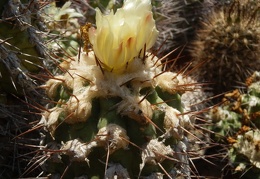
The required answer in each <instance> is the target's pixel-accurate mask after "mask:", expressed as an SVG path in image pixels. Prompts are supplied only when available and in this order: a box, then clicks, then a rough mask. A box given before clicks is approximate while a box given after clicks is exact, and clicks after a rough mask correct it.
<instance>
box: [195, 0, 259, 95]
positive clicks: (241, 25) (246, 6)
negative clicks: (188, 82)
mask: <svg viewBox="0 0 260 179" xmlns="http://www.w3.org/2000/svg"><path fill="white" fill-rule="evenodd" d="M258 19H259V4H258V3H257V1H248V0H239V1H234V2H233V3H231V4H230V5H226V6H223V7H222V8H220V9H219V10H216V12H214V13H213V14H212V15H210V16H209V18H206V20H204V27H203V28H202V29H201V30H200V31H198V33H197V36H198V37H197V40H195V41H194V43H193V45H192V46H191V48H192V50H191V54H192V56H193V58H194V62H193V67H194V68H197V70H195V71H196V73H195V74H194V75H195V76H197V77H198V78H199V81H201V82H210V83H213V86H212V87H213V89H214V91H215V93H216V94H219V93H221V92H226V91H228V90H232V89H235V88H236V87H240V88H241V87H243V82H244V81H245V80H246V78H248V77H249V76H250V75H251V74H252V73H253V72H254V71H255V70H259V68H260V65H259V64H260V61H259V53H260V50H259V27H260V24H259V20H258Z"/></svg>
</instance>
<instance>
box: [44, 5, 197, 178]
mask: <svg viewBox="0 0 260 179" xmlns="http://www.w3.org/2000/svg"><path fill="white" fill-rule="evenodd" d="M125 3H126V4H127V5H125V6H124V7H125V8H122V9H118V10H117V12H116V14H115V15H114V14H113V13H111V14H109V15H107V16H103V15H102V14H101V13H100V11H97V16H96V18H97V24H96V25H97V28H96V29H95V28H93V27H92V28H89V26H85V27H84V28H83V29H85V30H83V33H86V32H87V33H88V34H85V35H83V37H86V38H85V39H84V40H85V44H88V43H91V45H92V47H93V49H94V51H87V52H81V53H80V54H79V55H77V56H76V57H74V58H70V59H68V60H66V61H64V62H62V63H61V64H60V68H62V71H64V73H61V74H60V75H57V76H54V77H52V78H51V79H49V80H48V81H47V82H46V84H45V85H44V88H45V89H46V93H47V95H48V96H49V98H50V99H51V101H52V102H51V103H50V104H49V105H48V109H46V111H45V112H44V114H43V118H42V120H41V122H40V124H43V125H44V126H45V128H46V130H47V131H48V132H49V135H48V134H47V137H46V139H45V144H46V146H47V147H46V148H43V149H42V150H43V151H45V156H46V159H47V162H46V165H45V167H46V172H48V173H51V174H52V176H58V177H65V178H72V177H80V176H84V177H88V178H103V177H104V176H105V177H107V178H114V176H117V177H119V176H123V178H128V177H130V178H136V177H138V176H141V177H144V178H151V177H153V178H160V177H162V176H166V177H172V178H175V177H178V176H183V177H187V178H189V177H190V175H191V174H190V169H189V164H188V163H189V161H188V155H187V152H188V140H187V137H186V132H185V131H186V128H189V127H192V124H191V122H190V119H189V117H188V116H187V115H186V114H182V112H184V111H185V109H184V108H183V106H182V102H181V97H180V95H181V94H182V93H184V92H185V91H186V90H192V89H194V86H193V85H192V84H189V83H188V79H186V78H184V77H183V76H182V74H179V73H174V72H169V71H165V70H164V68H163V66H164V64H162V63H161V62H160V60H161V59H158V58H157V57H156V56H154V55H153V54H151V53H149V52H148V51H147V50H148V49H149V48H151V46H152V44H153V43H154V41H155V37H156V36H157V30H156V29H155V25H154V20H153V18H152V16H151V15H152V14H151V5H150V2H149V1H133V2H132V1H125ZM139 8H142V11H138V10H139ZM134 11H138V13H140V14H139V15H138V18H137V19H136V18H135V13H136V12H134ZM127 13H131V14H132V16H127ZM133 20H134V21H133ZM122 21H124V26H125V27H128V23H130V24H131V23H132V21H133V22H134V23H135V25H137V26H138V28H135V27H133V30H134V31H133V30H131V29H129V28H128V29H125V27H124V26H117V25H115V24H117V23H119V22H122ZM111 22H113V23H114V24H110V25H108V23H111ZM139 26H140V27H139ZM118 27H120V28H119V29H113V28H118ZM136 29H138V32H135V30H136ZM140 29H142V30H144V31H139V30H140ZM113 33H114V34H121V36H119V37H115V36H114V34H113ZM107 34H109V36H107V37H106V35H107ZM129 34H130V35H129ZM132 34H134V36H132ZM100 38H102V39H103V41H102V43H100V41H99V39H100ZM110 38H111V39H110ZM116 38H118V39H117V40H116ZM107 39H108V40H107ZM125 40H126V41H125ZM125 42H127V43H125ZM106 43H110V44H111V43H112V46H111V45H110V46H108V45H106ZM117 43H118V45H119V47H120V48H117V46H116V45H117ZM135 43H136V45H134V44H135ZM106 48H107V49H106ZM135 48H138V49H135ZM110 53H111V54H110ZM124 53H125V54H126V55H122V54H124ZM111 56H113V57H114V58H111ZM119 57H120V58H119ZM125 57H128V58H125Z"/></svg>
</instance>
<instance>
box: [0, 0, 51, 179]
mask: <svg viewBox="0 0 260 179" xmlns="http://www.w3.org/2000/svg"><path fill="white" fill-rule="evenodd" d="M40 12H41V5H40V4H39V2H38V1H36V0H34V1H27V0H23V1H19V0H2V1H1V2H0V19H1V20H0V74H1V75H0V96H1V100H0V111H1V115H0V151H1V154H0V158H1V159H0V171H1V172H0V178H13V177H18V176H20V175H21V174H22V173H23V172H24V168H25V167H26V165H27V164H28V162H30V160H31V159H32V158H33V156H34V154H33V151H35V148H37V147H36V146H38V144H39V142H40V136H39V134H38V133H37V132H32V133H31V134H30V135H26V134H25V135H22V136H19V135H20V134H21V133H24V132H25V131H27V130H30V129H31V128H32V127H33V126H34V125H35V120H37V116H36V115H35V110H34V109H32V108H31V107H32V106H34V105H35V102H36V101H37V99H40V97H39V91H38V92H37V91H36V89H35V88H36V86H38V85H39V82H38V81H37V80H36V79H34V78H32V76H34V75H36V74H38V73H39V72H40V71H42V69H44V67H43V57H46V56H47V52H46V50H47V49H46V47H45V46H44V43H43V41H42V39H41V35H42V33H43V32H42V30H44V26H43V21H42V19H41V14H40ZM46 58H47V57H46ZM37 112H38V111H37Z"/></svg>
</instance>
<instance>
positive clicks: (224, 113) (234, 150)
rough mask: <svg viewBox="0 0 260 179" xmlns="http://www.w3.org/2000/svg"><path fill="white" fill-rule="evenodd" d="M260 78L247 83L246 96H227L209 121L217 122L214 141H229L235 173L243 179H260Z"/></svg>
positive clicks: (231, 94)
mask: <svg viewBox="0 0 260 179" xmlns="http://www.w3.org/2000/svg"><path fill="white" fill-rule="evenodd" d="M259 79H260V73H259V72H255V73H254V74H253V75H252V76H251V77H250V78H248V80H247V84H248V85H249V86H248V89H247V92H246V93H241V92H239V91H238V90H235V91H234V92H232V93H229V94H226V95H225V98H224V99H223V100H224V102H225V103H224V104H223V105H222V106H219V107H216V108H213V109H212V110H211V112H210V113H209V116H208V118H209V119H211V120H213V122H214V123H215V124H214V125H213V127H212V130H213V131H214V132H215V133H216V136H215V139H218V140H220V139H221V140H222V143H225V142H228V143H229V144H230V147H229V159H230V161H231V163H232V167H234V168H233V169H234V173H235V174H237V175H238V176H243V178H252V177H254V178H259V177H260V169H259V162H260V160H259V149H258V147H259V127H260V125H259V119H260V118H259V112H260V108H259V107H260V98H259V97H260V96H259V94H260V93H259V92H260V91H259V89H260V88H259V84H260V83H259V82H260V81H259Z"/></svg>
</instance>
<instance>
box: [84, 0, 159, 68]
mask: <svg viewBox="0 0 260 179" xmlns="http://www.w3.org/2000/svg"><path fill="white" fill-rule="evenodd" d="M151 9H152V6H151V2H150V0H125V3H124V6H123V7H122V8H119V9H118V10H117V11H116V13H114V12H110V13H109V14H108V15H103V14H102V13H101V11H100V10H99V9H96V28H94V27H91V28H90V29H89V41H90V43H91V44H92V47H93V50H94V52H95V55H96V57H97V58H98V60H99V61H100V62H101V65H102V67H103V68H105V69H106V70H109V71H113V72H117V73H120V72H122V71H123V70H124V69H125V68H126V65H127V63H129V62H131V60H133V58H134V57H137V56H138V55H139V54H140V52H141V51H142V50H143V49H144V47H145V48H146V50H148V49H149V48H151V47H152V46H153V44H154V43H155V40H156V38H157V36H158V31H157V29H156V26H155V21H154V19H153V14H152V11H151Z"/></svg>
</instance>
